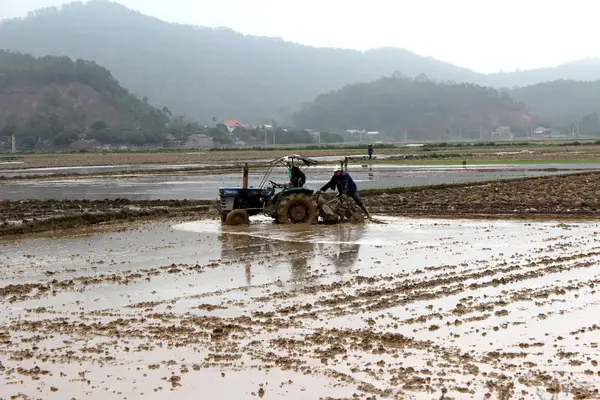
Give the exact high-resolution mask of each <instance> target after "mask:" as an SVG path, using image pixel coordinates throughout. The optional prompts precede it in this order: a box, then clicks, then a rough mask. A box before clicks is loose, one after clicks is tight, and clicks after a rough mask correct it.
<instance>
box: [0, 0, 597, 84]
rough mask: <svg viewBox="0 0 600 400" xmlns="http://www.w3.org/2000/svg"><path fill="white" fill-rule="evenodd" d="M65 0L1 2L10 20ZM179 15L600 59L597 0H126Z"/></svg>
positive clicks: (257, 30)
mask: <svg viewBox="0 0 600 400" xmlns="http://www.w3.org/2000/svg"><path fill="white" fill-rule="evenodd" d="M67 2H69V1H65V0H0V18H6V17H15V16H22V15H25V14H26V13H27V12H28V11H30V10H34V9H37V8H40V7H44V6H51V5H59V4H64V3H67ZM118 2H119V3H121V4H124V5H126V6H128V7H130V8H133V9H136V10H139V11H141V12H142V13H144V14H148V15H152V16H155V17H158V18H161V19H164V20H167V21H171V22H180V23H188V24H194V25H203V26H226V27H229V28H232V29H235V30H237V31H240V32H242V33H246V34H255V35H265V36H276V37H282V38H283V39H285V40H291V41H295V42H299V43H302V44H307V45H313V46H319V47H343V48H351V49H359V50H365V49H368V48H373V47H381V46H394V47H402V48H405V49H408V50H411V51H414V52H415V53H418V54H421V55H425V56H432V57H435V58H437V59H440V60H443V61H447V62H450V63H453V64H456V65H460V66H464V67H468V68H471V69H473V70H476V71H479V72H495V71H499V70H504V71H512V70H515V69H530V68H538V67H544V66H554V65H558V64H561V63H564V62H569V61H573V60H579V59H584V58H590V57H600V40H598V37H599V36H600V34H598V29H597V26H598V22H597V20H598V15H600V2H599V1H596V0H569V1H566V0H545V1H544V0H520V1H517V0H503V1H498V0H495V1H491V0H412V1H407V0H368V1H365V0H353V1H352V0H351V1H348V0H118Z"/></svg>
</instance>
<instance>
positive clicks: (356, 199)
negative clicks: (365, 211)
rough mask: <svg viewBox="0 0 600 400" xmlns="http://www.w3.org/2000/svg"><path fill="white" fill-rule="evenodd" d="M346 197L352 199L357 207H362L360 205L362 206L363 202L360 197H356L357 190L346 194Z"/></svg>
mask: <svg viewBox="0 0 600 400" xmlns="http://www.w3.org/2000/svg"><path fill="white" fill-rule="evenodd" d="M348 196H350V197H352V198H353V199H354V202H355V203H356V204H357V205H358V206H360V207H362V205H363V202H362V200H361V199H360V196H359V195H358V189H354V191H352V192H349V193H348Z"/></svg>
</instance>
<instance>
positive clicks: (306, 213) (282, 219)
mask: <svg viewBox="0 0 600 400" xmlns="http://www.w3.org/2000/svg"><path fill="white" fill-rule="evenodd" d="M317 217H318V210H317V202H316V201H314V200H313V199H312V198H311V197H310V196H309V195H306V194H300V193H296V194H291V195H289V196H287V197H286V198H284V199H283V200H281V202H280V203H279V207H278V209H277V219H278V221H279V223H281V224H314V223H316V222H317Z"/></svg>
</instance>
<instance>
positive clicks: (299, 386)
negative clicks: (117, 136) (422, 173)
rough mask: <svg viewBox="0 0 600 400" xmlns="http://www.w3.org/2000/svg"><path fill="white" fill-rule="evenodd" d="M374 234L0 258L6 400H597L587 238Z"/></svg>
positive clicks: (84, 242)
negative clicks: (557, 399) (557, 398)
mask: <svg viewBox="0 0 600 400" xmlns="http://www.w3.org/2000/svg"><path fill="white" fill-rule="evenodd" d="M386 222H388V224H387V225H369V226H367V227H363V228H360V227H356V226H350V225H346V226H329V227H309V228H307V229H284V228H281V227H273V225H271V224H269V223H267V222H262V221H261V222H258V223H257V224H255V225H253V226H250V227H247V228H243V229H233V230H228V229H222V228H221V227H220V226H219V224H218V222H217V221H203V222H202V221H201V222H194V223H186V224H182V225H179V226H177V227H176V228H177V229H175V230H174V229H171V228H170V227H169V226H168V225H167V226H164V225H154V226H147V227H144V228H141V229H139V230H137V231H136V232H135V234H131V233H119V234H108V235H102V236H98V237H91V238H78V239H74V240H71V241H69V243H68V248H66V249H65V248H62V247H57V246H58V244H56V243H55V242H54V241H47V240H34V241H31V242H29V243H21V244H11V245H3V247H2V249H1V250H2V251H0V269H1V271H2V276H3V280H2V284H0V287H1V290H0V303H1V304H2V305H3V307H2V311H0V360H2V365H1V366H0V388H2V391H1V392H0V393H1V394H2V395H3V396H4V395H6V396H7V397H8V396H15V397H14V398H49V399H53V398H57V399H58V398H65V396H67V397H68V398H83V397H86V398H87V397H89V398H106V396H107V395H108V396H109V397H115V398H128V399H133V398H144V399H146V398H151V399H154V398H156V399H159V398H166V397H169V398H171V397H173V398H181V399H193V398H198V393H202V394H203V398H204V397H206V398H265V399H284V398H310V399H313V398H322V399H338V400H341V399H364V400H366V399H431V398H444V399H450V398H453V399H471V398H478V399H479V398H491V399H513V398H516V399H531V398H536V399H538V398H539V399H550V398H552V396H553V395H557V394H558V395H560V398H561V399H593V398H597V397H598V387H597V382H598V379H599V376H600V367H599V366H598V364H599V361H600V359H599V358H598V354H597V348H598V335H597V333H598V331H599V330H600V327H598V325H597V321H596V320H597V317H596V316H597V313H596V310H597V305H598V298H597V287H598V284H600V274H599V273H598V272H597V271H596V265H597V262H598V259H600V247H599V246H598V244H597V240H596V239H597V237H598V235H599V234H600V233H599V232H600V228H599V226H598V224H596V223H582V222H579V223H576V224H573V223H570V224H564V223H563V224H557V223H522V222H481V221H457V220H454V221H451V220H443V219H437V220H417V221H413V220H410V219H395V218H388V219H387V220H386ZM23 254H26V255H27V256H24V255H23ZM19 396H21V397H19Z"/></svg>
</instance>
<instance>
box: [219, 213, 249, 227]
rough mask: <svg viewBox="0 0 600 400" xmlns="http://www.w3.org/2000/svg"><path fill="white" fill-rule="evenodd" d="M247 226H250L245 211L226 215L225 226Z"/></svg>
mask: <svg viewBox="0 0 600 400" xmlns="http://www.w3.org/2000/svg"><path fill="white" fill-rule="evenodd" d="M248 224H250V219H249V218H248V213H247V212H246V211H245V210H233V211H231V212H230V213H229V214H227V217H226V218H225V225H231V226H235V225H248Z"/></svg>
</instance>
